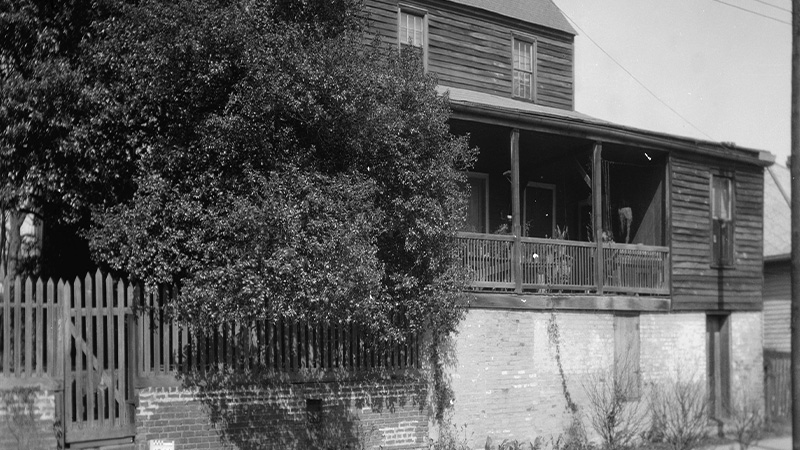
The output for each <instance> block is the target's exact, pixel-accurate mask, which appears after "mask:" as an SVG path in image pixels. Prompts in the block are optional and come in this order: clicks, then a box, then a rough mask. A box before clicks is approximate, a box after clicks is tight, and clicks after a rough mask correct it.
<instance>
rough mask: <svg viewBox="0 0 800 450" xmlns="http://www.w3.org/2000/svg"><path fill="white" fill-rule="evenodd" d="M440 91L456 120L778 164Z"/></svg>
mask: <svg viewBox="0 0 800 450" xmlns="http://www.w3.org/2000/svg"><path fill="white" fill-rule="evenodd" d="M437 91H438V92H439V93H440V94H442V95H444V94H445V93H447V94H448V95H449V99H450V106H451V108H452V109H453V118H455V119H463V120H471V121H477V122H483V123H490V124H494V125H501V126H507V127H513V128H519V129H521V130H530V131H540V132H548V133H557V134H561V135H569V136H573V137H578V138H583V139H587V140H596V141H602V142H611V143H617V144H621V145H626V146H628V145H630V146H636V147H640V148H649V149H653V150H661V151H679V152H691V153H698V154H705V155H709V156H714V157H717V158H722V159H727V160H733V161H739V162H745V163H749V164H756V165H760V166H769V165H771V164H772V163H773V162H774V161H775V157H774V155H772V154H771V153H769V152H767V151H764V150H757V149H750V148H745V147H739V146H736V145H735V144H729V143H721V142H712V141H702V140H698V139H693V138H688V137H683V136H675V135H670V134H666V133H659V132H655V131H648V130H642V129H638V128H632V127H627V126H624V125H619V124H615V123H612V122H608V121H605V120H601V119H597V118H594V117H592V116H589V115H586V114H583V113H580V112H577V111H571V110H562V109H557V108H550V107H546V106H541V105H536V104H533V103H529V102H523V101H519V100H515V99H512V98H507V97H501V96H497V95H491V94H486V93H482V92H476V91H471V90H466V89H460V88H455V87H448V86H438V87H437Z"/></svg>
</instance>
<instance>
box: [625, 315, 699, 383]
mask: <svg viewBox="0 0 800 450" xmlns="http://www.w3.org/2000/svg"><path fill="white" fill-rule="evenodd" d="M639 327H640V328H639V331H640V342H641V347H640V349H641V354H640V362H641V365H640V367H641V370H642V382H643V383H644V384H645V385H648V384H658V383H659V382H663V381H664V380H670V379H673V380H674V379H676V378H678V379H681V380H685V381H688V380H699V381H704V380H705V379H706V315H705V313H702V312H701V313H673V314H641V315H640V316H639Z"/></svg>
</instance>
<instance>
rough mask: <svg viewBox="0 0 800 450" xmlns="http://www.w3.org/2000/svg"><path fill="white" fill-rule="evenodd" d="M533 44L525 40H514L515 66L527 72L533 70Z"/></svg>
mask: <svg viewBox="0 0 800 450" xmlns="http://www.w3.org/2000/svg"><path fill="white" fill-rule="evenodd" d="M531 49H532V46H531V44H529V43H527V42H523V41H514V68H515V69H517V70H523V71H526V72H532V71H533V63H532V61H531V59H532V55H531V53H532V52H531Z"/></svg>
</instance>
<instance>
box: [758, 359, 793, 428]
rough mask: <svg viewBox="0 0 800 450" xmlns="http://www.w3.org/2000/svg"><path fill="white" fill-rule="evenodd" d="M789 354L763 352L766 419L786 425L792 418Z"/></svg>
mask: <svg viewBox="0 0 800 450" xmlns="http://www.w3.org/2000/svg"><path fill="white" fill-rule="evenodd" d="M790 369H791V354H790V353H789V352H779V351H776V350H764V400H765V402H766V405H765V406H766V410H767V418H768V419H769V420H770V421H771V422H777V423H786V422H789V421H790V420H791V417H792V384H791V370H790Z"/></svg>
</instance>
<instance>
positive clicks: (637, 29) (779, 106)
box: [553, 0, 792, 164]
mask: <svg viewBox="0 0 800 450" xmlns="http://www.w3.org/2000/svg"><path fill="white" fill-rule="evenodd" d="M553 1H554V2H555V4H556V5H557V6H558V7H559V8H561V10H562V11H563V12H564V13H565V14H566V15H567V16H568V17H569V18H570V19H572V20H574V21H575V22H576V23H577V24H578V26H579V27H580V28H581V29H583V31H581V30H579V29H577V27H576V31H577V32H578V36H577V37H576V38H575V60H576V61H575V86H576V88H575V95H576V104H575V109H576V110H578V111H580V112H582V113H585V114H589V115H591V116H595V117H597V118H601V119H605V120H608V121H611V122H615V123H619V124H623V125H629V126H633V127H637V128H644V129H647V130H653V131H662V132H666V133H671V134H677V135H681V136H691V137H697V138H700V139H705V140H709V137H710V140H714V141H729V142H730V141H732V142H735V143H736V144H738V145H741V146H745V147H751V148H756V149H759V150H767V151H769V152H771V153H772V154H774V155H775V156H776V162H778V163H780V164H784V163H785V161H786V156H787V155H789V152H790V129H789V128H790V112H791V104H790V100H791V86H790V76H791V26H790V25H788V24H784V23H780V22H776V21H774V20H769V19H766V18H763V17H760V16H757V15H755V14H751V13H748V12H745V11H742V10H739V9H736V8H734V7H731V6H727V5H724V4H721V3H720V2H719V1H715V0H594V1H590V0H553ZM720 1H723V2H725V3H730V4H732V5H735V6H738V7H741V8H746V9H749V10H752V11H755V12H757V13H760V14H765V15H770V16H772V17H775V18H777V19H779V20H781V21H784V22H791V13H789V12H786V11H783V10H781V9H778V8H782V9H786V10H791V7H792V3H791V1H790V0H720ZM765 3H769V4H770V5H774V6H775V7H771V6H768V5H766V4H765ZM776 7H777V8H776ZM587 35H588V36H589V37H590V38H591V39H592V40H594V41H595V42H597V43H598V44H599V45H600V46H601V47H602V48H603V49H604V50H605V51H606V52H608V53H609V54H610V55H611V56H613V57H614V59H616V60H617V61H618V62H619V63H620V64H621V65H622V66H623V67H625V69H627V70H628V71H629V72H631V73H632V74H633V75H634V76H635V77H636V78H637V79H638V80H639V81H641V82H642V84H644V85H645V86H647V88H648V89H650V90H651V91H653V92H654V93H655V94H656V95H657V96H658V97H659V98H661V100H663V101H664V102H665V103H667V104H668V105H669V106H670V107H672V108H673V109H675V110H676V111H677V112H678V113H680V115H681V116H683V117H684V118H686V119H687V120H688V121H689V122H691V123H692V124H693V125H694V126H696V127H697V128H699V129H700V130H702V133H701V132H700V131H697V130H696V129H695V128H694V127H692V126H691V125H689V124H687V123H686V122H685V121H684V120H683V119H681V118H680V117H678V116H677V115H676V114H675V113H673V112H672V111H671V110H670V109H669V108H668V107H666V106H664V105H663V104H662V103H660V102H659V101H658V100H656V99H655V98H654V97H653V96H652V95H651V94H650V93H648V92H647V90H645V89H644V88H642V87H641V86H640V85H639V84H638V83H637V82H636V81H635V80H633V79H632V78H631V76H629V75H628V74H627V73H625V71H624V70H623V69H621V68H620V67H619V66H618V65H617V64H615V63H614V62H613V61H612V60H611V59H609V57H608V56H606V55H605V54H604V53H603V52H602V51H601V50H600V49H598V47H597V46H596V45H595V44H593V43H592V42H591V40H590V39H588V38H587ZM703 133H705V135H704V134H703ZM706 135H707V136H706Z"/></svg>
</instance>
